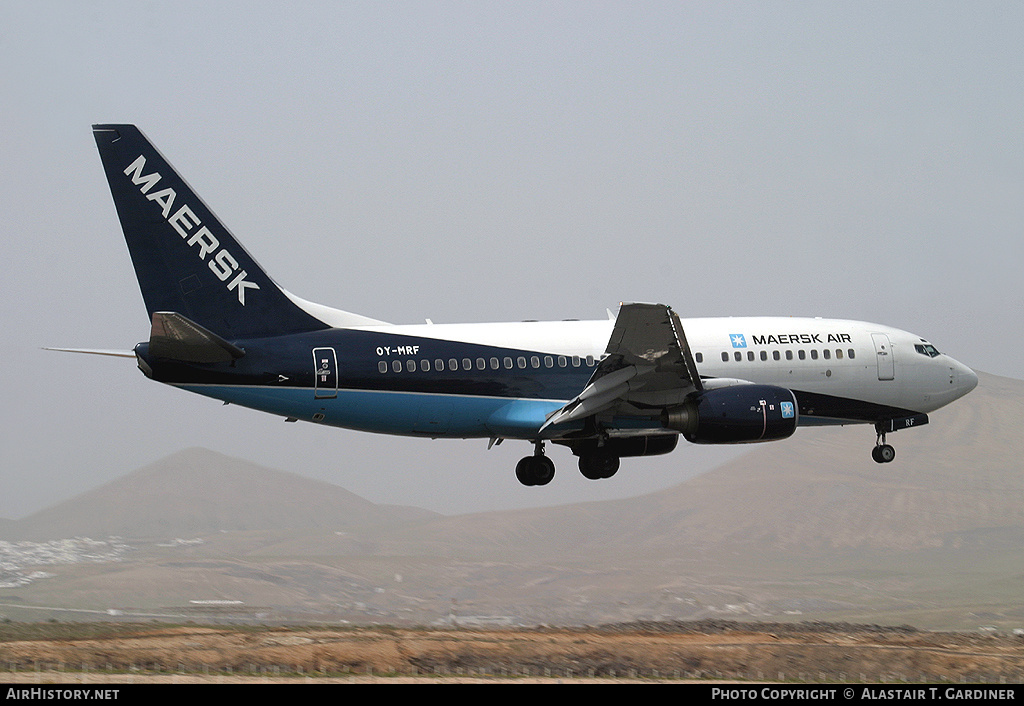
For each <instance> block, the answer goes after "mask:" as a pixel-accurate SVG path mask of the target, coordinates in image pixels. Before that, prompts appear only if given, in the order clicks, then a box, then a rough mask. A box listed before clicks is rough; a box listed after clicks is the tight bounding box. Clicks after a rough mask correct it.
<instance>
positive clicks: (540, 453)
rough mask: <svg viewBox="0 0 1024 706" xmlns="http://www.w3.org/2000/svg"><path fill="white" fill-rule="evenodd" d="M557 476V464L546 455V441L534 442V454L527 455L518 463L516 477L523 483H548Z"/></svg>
mask: <svg viewBox="0 0 1024 706" xmlns="http://www.w3.org/2000/svg"><path fill="white" fill-rule="evenodd" d="M554 477H555V464H554V462H552V460H551V459H550V458H548V457H547V456H545V455H544V442H543V441H541V440H540V439H538V440H537V441H535V442H534V444H533V456H526V457H525V458H523V459H521V460H520V461H519V463H517V464H516V478H518V479H519V482H520V483H522V484H523V485H547V484H548V483H550V482H551V479H552V478H554Z"/></svg>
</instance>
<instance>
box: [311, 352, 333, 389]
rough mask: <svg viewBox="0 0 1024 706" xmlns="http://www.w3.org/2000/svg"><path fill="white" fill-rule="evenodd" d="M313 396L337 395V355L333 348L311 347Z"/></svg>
mask: <svg viewBox="0 0 1024 706" xmlns="http://www.w3.org/2000/svg"><path fill="white" fill-rule="evenodd" d="M313 396H314V397H315V398H317V399H323V398H327V397H337V396H338V357H337V356H336V355H335V354H334V349H333V348H314V349H313Z"/></svg>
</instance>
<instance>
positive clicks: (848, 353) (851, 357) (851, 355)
mask: <svg viewBox="0 0 1024 706" xmlns="http://www.w3.org/2000/svg"><path fill="white" fill-rule="evenodd" d="M846 355H847V356H849V358H850V360H853V349H852V348H851V349H850V350H848V351H846Z"/></svg>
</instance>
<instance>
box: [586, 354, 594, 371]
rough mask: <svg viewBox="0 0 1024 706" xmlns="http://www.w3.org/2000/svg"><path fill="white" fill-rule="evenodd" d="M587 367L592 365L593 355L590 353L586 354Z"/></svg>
mask: <svg viewBox="0 0 1024 706" xmlns="http://www.w3.org/2000/svg"><path fill="white" fill-rule="evenodd" d="M587 367H588V368H592V367H594V356H592V355H588V356H587Z"/></svg>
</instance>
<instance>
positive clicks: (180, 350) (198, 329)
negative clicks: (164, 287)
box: [149, 311, 245, 363]
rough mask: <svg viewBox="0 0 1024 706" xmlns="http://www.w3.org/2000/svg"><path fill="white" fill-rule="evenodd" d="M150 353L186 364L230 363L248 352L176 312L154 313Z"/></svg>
mask: <svg viewBox="0 0 1024 706" xmlns="http://www.w3.org/2000/svg"><path fill="white" fill-rule="evenodd" d="M149 353H150V355H153V356H156V357H158V358H169V359H170V360H181V361H184V362H187V363H228V362H230V361H232V360H236V359H238V358H241V357H242V356H243V355H245V351H244V350H242V349H241V348H239V347H238V346H236V345H234V344H233V343H231V342H229V341H225V340H224V339H223V338H221V337H220V336H218V335H217V334H215V333H213V332H211V331H208V330H206V329H205V328H203V327H202V326H200V325H199V324H197V323H196V322H194V321H189V320H188V319H186V318H185V317H184V316H182V315H181V314H179V313H177V312H174V311H155V312H153V328H152V330H151V331H150V334H149Z"/></svg>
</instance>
